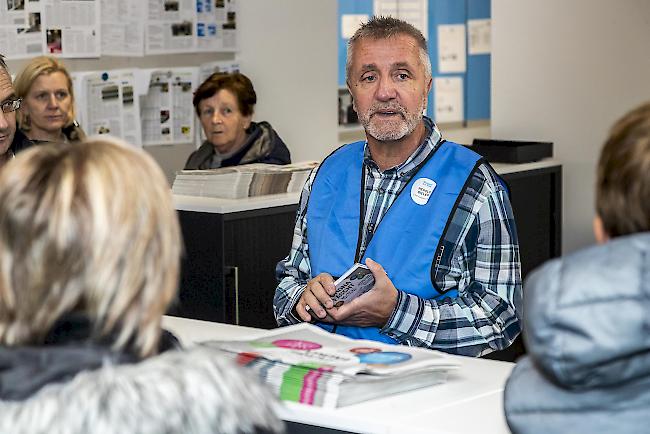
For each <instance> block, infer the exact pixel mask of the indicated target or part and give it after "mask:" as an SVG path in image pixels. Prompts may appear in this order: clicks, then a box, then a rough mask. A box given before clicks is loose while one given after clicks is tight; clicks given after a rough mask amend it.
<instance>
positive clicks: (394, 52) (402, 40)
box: [353, 35, 420, 63]
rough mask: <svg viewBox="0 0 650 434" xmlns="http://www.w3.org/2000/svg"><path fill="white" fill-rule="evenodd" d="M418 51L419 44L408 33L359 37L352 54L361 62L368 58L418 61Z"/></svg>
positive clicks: (372, 59) (371, 59)
mask: <svg viewBox="0 0 650 434" xmlns="http://www.w3.org/2000/svg"><path fill="white" fill-rule="evenodd" d="M419 52H420V46H419V45H418V43H417V42H416V41H415V39H414V38H413V37H411V36H410V35H396V36H391V37H388V38H379V39H376V38H364V39H361V40H359V41H358V42H357V44H356V46H355V47H354V51H353V55H354V57H355V58H358V59H359V60H361V61H362V62H363V63H366V61H369V60H370V61H372V62H379V61H386V60H391V61H395V62H409V61H411V62H412V61H416V62H418V61H419ZM387 55H389V56H387ZM374 59H376V60H374ZM396 59H400V60H396ZM409 63H410V62H409Z"/></svg>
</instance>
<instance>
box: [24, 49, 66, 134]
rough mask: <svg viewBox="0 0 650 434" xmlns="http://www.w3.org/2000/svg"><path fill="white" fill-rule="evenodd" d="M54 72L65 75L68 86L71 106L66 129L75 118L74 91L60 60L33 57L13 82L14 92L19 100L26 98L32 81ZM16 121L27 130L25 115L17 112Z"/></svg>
mask: <svg viewBox="0 0 650 434" xmlns="http://www.w3.org/2000/svg"><path fill="white" fill-rule="evenodd" d="M55 72H61V73H62V74H63V75H65V78H66V82H67V85H68V93H69V94H70V98H71V100H72V104H70V112H69V113H68V119H67V122H66V125H65V126H66V127H67V126H69V125H70V124H72V122H74V120H75V118H76V114H75V109H74V89H73V86H72V77H71V76H70V73H69V72H68V70H67V69H66V68H65V65H63V63H62V62H61V61H60V60H58V59H56V58H54V57H50V56H38V57H34V58H33V59H32V60H30V61H29V63H28V64H27V65H25V68H23V70H22V71H20V72H19V73H18V75H17V76H16V79H15V80H14V90H15V91H16V95H17V96H18V97H19V98H26V97H27V94H28V93H29V89H31V87H32V85H33V84H34V81H36V79H37V78H38V77H40V76H41V75H50V74H53V73H55ZM16 120H17V121H18V126H19V127H20V128H21V129H22V130H24V131H28V130H29V128H30V125H29V120H28V119H26V115H25V114H24V113H23V112H22V111H21V110H18V112H17V116H16Z"/></svg>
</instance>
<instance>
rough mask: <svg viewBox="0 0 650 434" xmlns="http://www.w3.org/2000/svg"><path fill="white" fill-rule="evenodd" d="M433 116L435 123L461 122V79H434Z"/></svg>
mask: <svg viewBox="0 0 650 434" xmlns="http://www.w3.org/2000/svg"><path fill="white" fill-rule="evenodd" d="M433 86H434V95H435V102H434V116H435V121H436V123H443V122H462V121H463V79H462V77H435V78H434V79H433Z"/></svg>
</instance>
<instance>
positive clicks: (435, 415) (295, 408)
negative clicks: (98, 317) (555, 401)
mask: <svg viewBox="0 0 650 434" xmlns="http://www.w3.org/2000/svg"><path fill="white" fill-rule="evenodd" d="M163 326H164V327H165V328H167V329H168V330H170V331H172V332H173V333H174V334H175V335H176V336H178V338H179V339H180V340H181V342H182V343H183V344H185V345H191V344H193V343H197V342H201V341H205V340H210V339H223V340H225V339H238V338H243V337H246V338H248V337H253V336H254V335H255V334H259V333H263V332H264V331H265V330H261V329H254V328H249V327H241V326H234V325H229V324H220V323H213V322H206V321H197V320H191V319H185V318H177V317H165V318H164V319H163ZM452 357H454V359H455V360H456V361H457V362H458V363H459V364H460V369H458V370H457V371H455V372H453V373H451V374H450V375H449V378H448V380H447V382H446V383H444V384H440V385H436V386H431V387H427V388H424V389H420V390H415V391H412V392H406V393H401V394H397V395H392V396H388V397H386V398H379V399H374V400H371V401H366V402H363V403H359V404H354V405H350V406H347V407H341V408H337V409H323V408H319V407H311V406H307V405H303V404H296V403H285V405H283V406H282V407H281V408H280V409H279V411H278V412H279V415H280V417H281V418H282V419H284V420H286V421H290V422H296V423H301V424H306V425H314V426H319V427H325V428H332V429H337V430H342V431H352V432H363V433H365V432H368V433H439V434H442V433H445V434H451V433H454V434H455V433H459V434H460V433H476V432H480V433H486V434H488V433H495V434H497V433H508V432H509V431H508V427H507V425H506V422H505V418H504V415H503V402H502V401H503V387H504V384H505V381H506V379H507V378H508V376H509V375H510V371H511V370H512V368H513V367H514V364H513V363H507V362H499V361H494V360H486V359H474V358H469V357H461V356H452Z"/></svg>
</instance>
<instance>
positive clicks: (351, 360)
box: [204, 323, 458, 408]
mask: <svg viewBox="0 0 650 434" xmlns="http://www.w3.org/2000/svg"><path fill="white" fill-rule="evenodd" d="M204 345H208V346H211V347H216V348H219V349H220V350H221V351H222V352H224V353H225V354H227V355H229V356H230V357H231V358H232V359H233V360H235V361H237V363H239V364H240V365H243V366H245V367H247V368H248V369H251V370H252V371H254V372H255V373H256V374H257V375H258V376H259V378H260V379H261V380H262V381H263V382H264V383H266V384H267V385H268V386H269V387H270V388H271V389H272V390H273V391H274V392H275V393H276V394H277V396H278V397H279V398H280V399H282V400H285V401H293V402H299V403H302V404H307V405H313V406H319V407H327V408H335V407H342V406H345V405H350V404H354V403H357V402H361V401H366V400H369V399H374V398H379V397H385V396H387V395H391V394H395V393H400V392H405V391H409V390H414V389H418V388H422V387H428V386H431V385H434V384H437V383H442V382H444V381H445V380H446V378H447V373H448V371H449V370H451V369H455V368H457V367H458V365H457V363H455V362H454V361H453V359H452V358H450V357H449V356H447V355H446V354H444V353H441V352H437V351H432V350H427V349H424V348H416V347H407V346H402V345H389V344H384V343H380V342H375V341H364V340H353V339H349V338H347V337H344V336H341V335H336V334H332V333H328V332H326V331H324V330H322V329H321V328H319V327H317V326H314V325H311V324H308V323H302V324H297V325H293V326H288V327H283V328H280V329H276V330H272V331H269V332H266V333H264V334H263V335H256V336H255V338H253V339H250V340H239V341H209V342H206V343H205V344H204Z"/></svg>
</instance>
